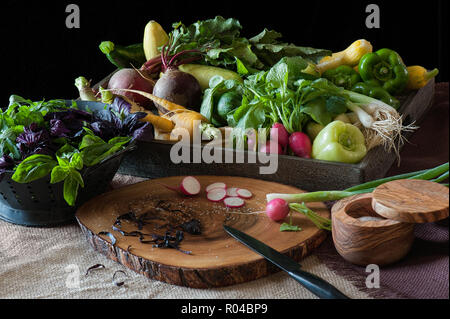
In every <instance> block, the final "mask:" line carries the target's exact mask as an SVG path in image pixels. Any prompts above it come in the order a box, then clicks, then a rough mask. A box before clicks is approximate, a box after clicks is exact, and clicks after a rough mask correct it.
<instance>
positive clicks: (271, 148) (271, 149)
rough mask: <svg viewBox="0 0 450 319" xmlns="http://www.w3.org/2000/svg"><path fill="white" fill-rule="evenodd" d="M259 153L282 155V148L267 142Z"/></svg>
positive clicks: (272, 142) (274, 143)
mask: <svg viewBox="0 0 450 319" xmlns="http://www.w3.org/2000/svg"><path fill="white" fill-rule="evenodd" d="M259 151H260V152H261V153H266V154H284V150H283V148H282V147H281V146H280V144H278V143H277V142H275V141H267V143H266V144H264V145H262V146H261V147H260V148H259Z"/></svg>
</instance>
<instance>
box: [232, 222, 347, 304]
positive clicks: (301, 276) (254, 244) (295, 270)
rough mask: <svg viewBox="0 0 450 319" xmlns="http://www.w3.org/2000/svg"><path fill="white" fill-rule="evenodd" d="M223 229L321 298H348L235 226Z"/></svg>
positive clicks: (296, 263) (293, 261) (290, 259)
mask: <svg viewBox="0 0 450 319" xmlns="http://www.w3.org/2000/svg"><path fill="white" fill-rule="evenodd" d="M223 228H224V230H225V231H226V232H227V233H228V234H229V235H230V236H232V237H233V238H234V239H236V240H237V241H239V242H241V243H242V244H244V245H245V246H247V247H248V248H250V249H251V250H253V251H254V252H256V253H258V254H259V255H261V256H263V257H264V258H265V259H267V260H268V261H270V262H271V263H273V264H274V265H275V266H277V267H278V268H280V269H281V270H283V271H285V272H287V273H288V275H289V276H291V277H292V278H293V279H295V280H296V281H297V282H299V283H300V284H301V285H302V286H304V287H305V288H306V289H308V290H309V291H310V292H312V293H313V294H315V295H316V296H317V297H319V298H321V299H349V297H347V296H346V295H344V294H343V293H342V292H340V291H339V290H338V289H336V288H335V287H334V286H333V285H331V284H330V283H328V282H326V281H325V280H323V279H322V278H319V277H317V276H316V275H313V274H311V273H308V272H306V271H303V270H301V265H300V264H299V263H298V262H296V261H295V260H293V259H292V258H290V257H288V256H285V255H283V254H282V253H280V252H278V251H276V250H275V249H273V248H272V247H269V246H267V245H266V244H264V243H263V242H261V241H259V240H257V239H256V238H253V237H251V236H249V235H247V234H245V233H243V232H241V231H239V230H237V229H235V228H232V227H230V226H226V225H223Z"/></svg>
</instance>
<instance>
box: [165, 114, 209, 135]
mask: <svg viewBox="0 0 450 319" xmlns="http://www.w3.org/2000/svg"><path fill="white" fill-rule="evenodd" d="M170 119H171V120H172V121H173V122H174V123H175V127H174V129H173V130H172V133H173V134H172V135H173V136H176V135H177V132H178V131H179V130H180V129H181V130H187V131H188V132H189V134H190V136H191V137H192V136H194V135H193V134H194V129H195V127H196V125H199V124H200V123H205V122H208V120H207V119H206V118H205V117H204V116H203V115H201V114H200V113H197V112H195V111H190V110H185V111H181V112H180V111H179V112H176V113H175V114H173V115H171V116H170Z"/></svg>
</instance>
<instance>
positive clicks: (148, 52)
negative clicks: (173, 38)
mask: <svg viewBox="0 0 450 319" xmlns="http://www.w3.org/2000/svg"><path fill="white" fill-rule="evenodd" d="M168 42H169V36H168V35H167V33H166V31H164V29H163V28H162V27H161V25H160V24H159V23H158V22H156V21H153V20H152V21H150V22H149V23H147V25H146V26H145V30H144V53H145V58H146V59H147V61H148V60H150V59H153V58H154V57H156V56H158V55H159V54H160V52H159V50H158V48H159V47H161V46H163V45H165V44H167V43H168Z"/></svg>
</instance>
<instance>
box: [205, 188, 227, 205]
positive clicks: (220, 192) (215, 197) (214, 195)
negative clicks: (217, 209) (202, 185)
mask: <svg viewBox="0 0 450 319" xmlns="http://www.w3.org/2000/svg"><path fill="white" fill-rule="evenodd" d="M225 197H227V191H226V190H225V189H223V188H214V189H213V190H211V191H209V192H208V194H207V195H206V198H208V200H210V201H211V202H220V201H222V200H223V199H224V198H225Z"/></svg>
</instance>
